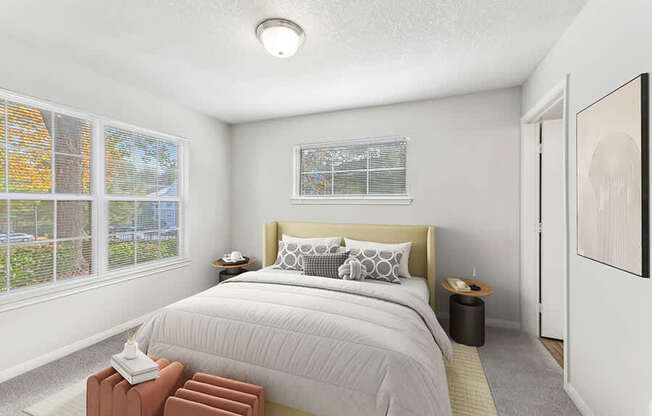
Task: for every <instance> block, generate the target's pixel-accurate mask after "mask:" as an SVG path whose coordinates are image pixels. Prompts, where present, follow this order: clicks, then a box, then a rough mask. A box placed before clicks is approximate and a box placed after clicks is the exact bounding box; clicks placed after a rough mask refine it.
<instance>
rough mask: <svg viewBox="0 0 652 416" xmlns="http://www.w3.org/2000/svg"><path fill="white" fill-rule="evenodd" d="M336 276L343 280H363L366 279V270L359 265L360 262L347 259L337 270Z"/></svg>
mask: <svg viewBox="0 0 652 416" xmlns="http://www.w3.org/2000/svg"><path fill="white" fill-rule="evenodd" d="M337 275H338V276H339V277H340V278H341V279H344V280H364V279H365V277H367V268H366V267H364V266H363V265H362V263H360V260H358V259H356V258H354V257H349V258H348V259H346V261H345V262H344V264H343V265H341V266H340V268H339V269H337Z"/></svg>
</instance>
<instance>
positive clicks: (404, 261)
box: [344, 237, 412, 277]
mask: <svg viewBox="0 0 652 416" xmlns="http://www.w3.org/2000/svg"><path fill="white" fill-rule="evenodd" d="M344 245H346V248H347V249H349V248H351V249H355V248H360V249H365V248H371V249H378V250H385V251H400V252H401V253H402V254H403V256H401V261H400V262H399V263H398V274H399V275H400V276H401V277H412V276H410V271H409V270H408V264H410V248H411V247H412V242H408V243H398V244H386V243H376V242H373V241H358V240H351V239H350V238H346V237H345V238H344Z"/></svg>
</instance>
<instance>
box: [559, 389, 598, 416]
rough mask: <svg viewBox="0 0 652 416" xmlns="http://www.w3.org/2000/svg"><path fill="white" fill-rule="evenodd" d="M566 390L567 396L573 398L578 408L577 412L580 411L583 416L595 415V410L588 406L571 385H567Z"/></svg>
mask: <svg viewBox="0 0 652 416" xmlns="http://www.w3.org/2000/svg"><path fill="white" fill-rule="evenodd" d="M564 390H566V394H568V397H570V398H571V400H572V401H573V403H574V404H575V407H577V410H579V411H580V413H581V414H582V416H594V415H595V413H593V410H591V408H590V407H589V406H588V405H587V404H586V402H585V401H584V400H583V399H582V396H580V394H579V393H578V392H577V390H575V388H573V386H572V385H571V384H570V383H567V384H566V385H565V386H564Z"/></svg>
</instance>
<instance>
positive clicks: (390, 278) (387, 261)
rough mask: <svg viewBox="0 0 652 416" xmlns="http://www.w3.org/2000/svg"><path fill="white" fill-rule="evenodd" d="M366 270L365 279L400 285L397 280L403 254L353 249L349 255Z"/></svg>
mask: <svg viewBox="0 0 652 416" xmlns="http://www.w3.org/2000/svg"><path fill="white" fill-rule="evenodd" d="M349 255H350V256H351V257H353V258H356V259H358V260H359V261H360V263H362V265H363V266H364V267H365V268H366V269H367V279H376V280H383V281H385V282H392V283H398V284H401V280H400V279H399V278H398V277H399V276H400V274H399V271H398V270H399V263H400V262H401V257H403V253H401V252H400V251H386V250H379V249H376V248H367V249H364V250H362V249H353V250H351V252H350V254H349Z"/></svg>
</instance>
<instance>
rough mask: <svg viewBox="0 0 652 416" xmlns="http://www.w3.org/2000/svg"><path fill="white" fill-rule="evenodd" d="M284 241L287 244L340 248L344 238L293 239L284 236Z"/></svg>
mask: <svg viewBox="0 0 652 416" xmlns="http://www.w3.org/2000/svg"><path fill="white" fill-rule="evenodd" d="M281 240H282V241H285V242H287V243H297V244H311V245H313V246H317V245H326V246H329V247H330V246H339V245H340V244H342V237H315V238H301V237H292V236H291V235H287V234H283V237H282V238H281Z"/></svg>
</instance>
